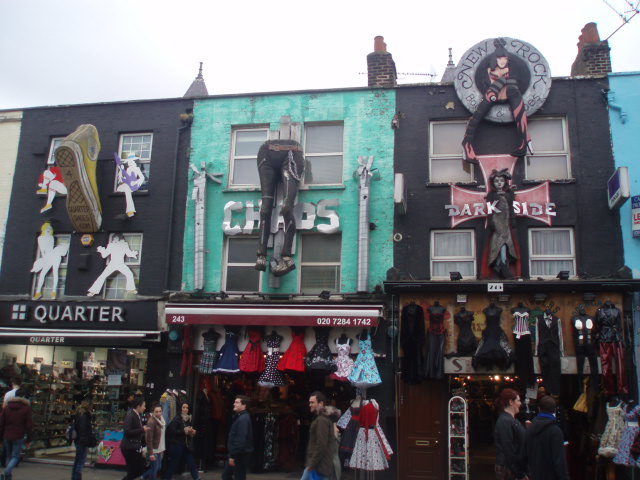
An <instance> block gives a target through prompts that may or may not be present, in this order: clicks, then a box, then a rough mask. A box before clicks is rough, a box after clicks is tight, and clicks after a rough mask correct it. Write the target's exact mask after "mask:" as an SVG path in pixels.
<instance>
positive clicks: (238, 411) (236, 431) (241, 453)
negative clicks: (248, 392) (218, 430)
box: [222, 395, 253, 480]
mask: <svg viewBox="0 0 640 480" xmlns="http://www.w3.org/2000/svg"><path fill="white" fill-rule="evenodd" d="M248 405H249V397H247V396H245V395H238V396H237V397H236V399H235V401H234V402H233V412H234V413H235V416H234V419H233V423H232V424H231V428H230V429H229V438H228V439H227V448H228V449H229V461H228V462H227V464H226V465H225V467H224V471H223V472H222V480H232V479H233V478H234V477H235V480H245V478H246V477H247V463H249V462H248V460H249V455H250V454H251V452H253V429H252V427H251V417H250V416H249V412H247V407H248Z"/></svg>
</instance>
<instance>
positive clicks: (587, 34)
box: [571, 22, 611, 77]
mask: <svg viewBox="0 0 640 480" xmlns="http://www.w3.org/2000/svg"><path fill="white" fill-rule="evenodd" d="M609 72H611V48H609V42H607V41H606V40H604V41H601V40H600V35H599V34H598V26H597V25H596V24H595V23H593V22H591V23H587V24H586V25H585V26H584V28H583V29H582V33H581V35H580V37H579V39H578V55H577V56H576V59H575V61H574V62H573V65H571V76H572V77H575V76H578V75H588V76H595V77H600V76H605V75H606V74H607V73H609Z"/></svg>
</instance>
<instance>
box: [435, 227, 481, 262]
mask: <svg viewBox="0 0 640 480" xmlns="http://www.w3.org/2000/svg"><path fill="white" fill-rule="evenodd" d="M433 241H434V254H435V256H436V257H470V256H472V255H473V252H472V251H471V247H472V246H471V234H470V233H469V232H447V233H445V232H442V233H434V234H433Z"/></svg>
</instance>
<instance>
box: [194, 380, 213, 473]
mask: <svg viewBox="0 0 640 480" xmlns="http://www.w3.org/2000/svg"><path fill="white" fill-rule="evenodd" d="M194 428H195V429H196V431H197V432H198V434H197V435H196V436H195V451H194V453H195V456H196V458H199V459H202V460H204V461H206V462H210V461H213V459H214V458H213V452H214V450H215V445H216V442H215V429H214V427H213V417H212V415H211V401H210V400H209V397H208V396H207V395H206V394H205V393H204V392H203V391H200V393H198V401H197V403H196V410H195V415H194Z"/></svg>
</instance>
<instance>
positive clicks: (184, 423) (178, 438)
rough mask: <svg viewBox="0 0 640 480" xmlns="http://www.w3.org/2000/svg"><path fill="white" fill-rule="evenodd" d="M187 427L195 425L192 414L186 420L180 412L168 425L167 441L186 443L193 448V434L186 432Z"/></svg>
mask: <svg viewBox="0 0 640 480" xmlns="http://www.w3.org/2000/svg"><path fill="white" fill-rule="evenodd" d="M186 427H193V422H192V421H191V416H189V419H188V420H184V419H183V418H182V414H180V413H178V414H177V415H176V416H175V417H174V418H173V420H171V422H170V423H169V425H167V433H166V439H167V442H168V443H175V444H178V445H184V446H186V447H187V448H188V449H189V450H193V436H191V435H187V434H186V433H185V431H184V429H185V428H186ZM196 432H197V431H196Z"/></svg>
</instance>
